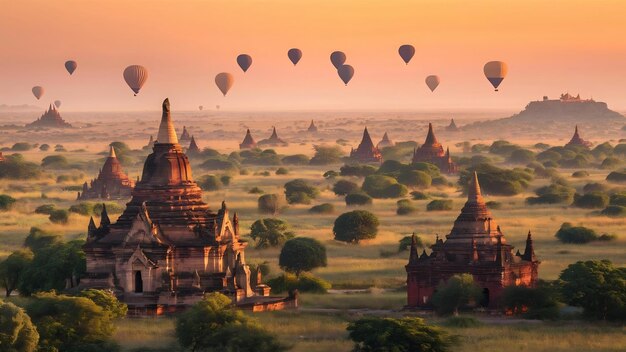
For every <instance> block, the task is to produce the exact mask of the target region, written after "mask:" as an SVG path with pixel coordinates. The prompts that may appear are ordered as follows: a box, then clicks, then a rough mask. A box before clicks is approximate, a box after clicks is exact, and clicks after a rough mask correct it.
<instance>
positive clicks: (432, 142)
mask: <svg viewBox="0 0 626 352" xmlns="http://www.w3.org/2000/svg"><path fill="white" fill-rule="evenodd" d="M439 145H441V144H439V141H437V137H435V133H434V132H433V124H432V123H430V122H429V123H428V134H427V135H426V140H425V141H424V146H439Z"/></svg>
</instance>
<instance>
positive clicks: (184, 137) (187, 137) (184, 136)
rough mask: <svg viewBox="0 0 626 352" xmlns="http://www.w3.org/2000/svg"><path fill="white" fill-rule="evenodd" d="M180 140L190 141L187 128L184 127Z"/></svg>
mask: <svg viewBox="0 0 626 352" xmlns="http://www.w3.org/2000/svg"><path fill="white" fill-rule="evenodd" d="M180 140H181V141H188V140H189V132H187V126H183V133H181V135H180Z"/></svg>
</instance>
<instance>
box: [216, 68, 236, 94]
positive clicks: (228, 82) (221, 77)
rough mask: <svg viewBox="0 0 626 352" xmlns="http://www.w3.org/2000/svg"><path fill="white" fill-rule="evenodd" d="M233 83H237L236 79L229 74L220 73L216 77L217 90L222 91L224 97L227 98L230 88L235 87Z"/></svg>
mask: <svg viewBox="0 0 626 352" xmlns="http://www.w3.org/2000/svg"><path fill="white" fill-rule="evenodd" d="M233 83H235V78H234V77H233V75H231V74H230V73H228V72H222V73H218V74H217V76H215V84H216V85H217V88H219V89H220V91H222V94H224V96H226V93H228V91H229V90H230V88H231V87H232V86H233Z"/></svg>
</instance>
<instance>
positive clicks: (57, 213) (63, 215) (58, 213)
mask: <svg viewBox="0 0 626 352" xmlns="http://www.w3.org/2000/svg"><path fill="white" fill-rule="evenodd" d="M48 219H49V220H50V222H53V223H55V224H67V223H68V221H69V219H70V213H69V212H68V211H67V210H65V209H56V210H53V211H51V212H50V216H49V217H48Z"/></svg>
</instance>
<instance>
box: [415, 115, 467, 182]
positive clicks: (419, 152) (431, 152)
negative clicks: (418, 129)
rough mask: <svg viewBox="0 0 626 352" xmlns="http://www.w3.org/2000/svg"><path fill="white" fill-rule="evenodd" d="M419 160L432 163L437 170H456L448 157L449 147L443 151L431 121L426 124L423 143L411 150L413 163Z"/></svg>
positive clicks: (450, 171) (449, 171) (447, 171)
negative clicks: (426, 130)
mask: <svg viewBox="0 0 626 352" xmlns="http://www.w3.org/2000/svg"><path fill="white" fill-rule="evenodd" d="M419 162H423V163H431V164H434V165H436V166H437V167H438V168H439V170H441V171H442V172H445V173H448V174H453V173H456V172H457V171H458V168H457V166H456V164H455V163H454V162H453V161H452V158H451V157H450V149H449V148H448V149H446V151H445V152H444V151H443V146H442V145H441V143H439V141H437V137H435V133H434V132H433V125H432V124H431V123H429V124H428V134H427V135H426V140H425V141H424V144H422V146H421V147H419V148H417V149H416V150H415V151H414V152H413V163H419Z"/></svg>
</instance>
